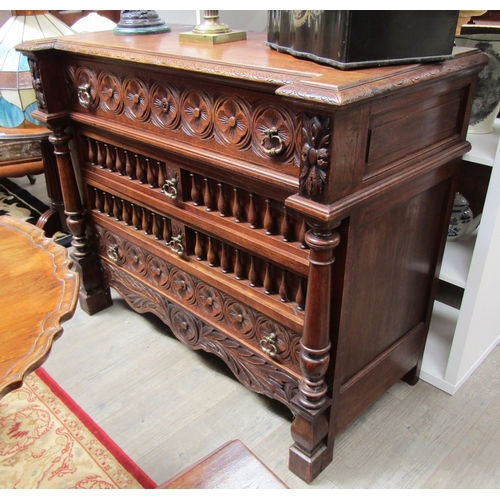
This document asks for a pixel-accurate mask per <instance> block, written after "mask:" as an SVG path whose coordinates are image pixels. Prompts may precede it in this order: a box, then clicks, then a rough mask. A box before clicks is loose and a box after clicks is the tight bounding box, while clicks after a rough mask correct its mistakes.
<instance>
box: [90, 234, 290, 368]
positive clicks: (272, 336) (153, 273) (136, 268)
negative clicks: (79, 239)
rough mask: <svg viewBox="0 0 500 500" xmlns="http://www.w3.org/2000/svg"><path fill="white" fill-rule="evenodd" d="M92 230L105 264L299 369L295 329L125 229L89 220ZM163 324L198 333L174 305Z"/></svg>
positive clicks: (186, 333) (188, 333)
mask: <svg viewBox="0 0 500 500" xmlns="http://www.w3.org/2000/svg"><path fill="white" fill-rule="evenodd" d="M173 226H174V227H175V224H173ZM95 232H96V242H97V248H98V252H99V254H100V255H102V256H103V258H104V259H105V260H106V261H107V262H108V263H109V264H111V263H112V265H114V266H118V267H119V268H120V269H122V270H124V271H126V273H127V275H129V278H128V279H132V280H133V279H134V277H137V278H139V279H140V281H141V282H145V283H147V284H148V285H149V286H151V287H152V288H154V289H156V290H158V291H160V293H161V294H163V295H165V297H166V298H168V300H169V301H171V302H172V303H174V304H178V305H179V306H182V307H183V308H184V309H186V308H187V309H189V311H191V312H193V314H194V315H195V316H196V317H198V318H199V319H200V320H201V321H202V322H204V323H206V324H210V325H212V326H214V327H216V328H218V329H219V330H221V331H224V332H225V333H227V334H228V335H230V336H232V337H233V338H235V339H239V341H241V342H242V343H243V344H247V345H250V346H252V348H253V349H254V350H255V351H256V352H258V353H260V354H261V355H262V356H263V357H264V358H265V359H268V360H270V361H273V362H276V363H279V364H280V365H283V366H286V367H287V368H288V369H291V370H293V371H294V372H296V373H297V374H299V373H300V369H299V364H298V363H299V359H298V356H299V345H300V333H297V332H294V331H293V330H291V329H290V328H287V327H286V326H284V325H282V324H280V323H279V322H278V321H276V320H274V319H271V318H270V317H268V316H266V315H265V314H263V313H262V312H260V311H259V310H257V309H256V308H254V307H251V306H249V305H248V304H247V303H245V302H244V301H242V300H238V299H236V298H235V297H232V296H230V295H229V294H227V293H225V292H224V291H221V290H220V289H218V288H217V287H215V286H212V285H211V284H210V283H208V282H207V281H205V280H203V279H200V278H198V277H196V276H195V275H194V273H191V272H190V270H189V267H188V268H187V269H184V268H183V267H180V266H177V265H176V264H175V261H172V262H171V261H170V260H167V259H168V254H167V256H166V258H165V256H164V255H162V252H161V251H158V252H152V251H149V250H147V249H145V248H143V247H142V246H141V245H139V244H137V243H135V242H134V241H132V240H131V239H128V238H127V235H126V234H125V235H121V234H118V232H115V231H113V230H110V229H106V228H104V227H101V226H100V225H96V226H95ZM158 250H160V249H158ZM172 250H174V251H175V249H174V248H172ZM168 325H169V326H170V328H171V329H172V330H173V331H174V333H175V334H176V335H177V336H179V337H181V338H183V339H184V340H185V341H189V339H190V338H196V337H198V336H199V332H198V327H197V326H196V322H195V321H194V320H193V318H192V316H191V314H190V313H188V312H183V311H182V310H178V311H177V312H176V313H175V314H172V316H171V317H170V318H169V322H168Z"/></svg>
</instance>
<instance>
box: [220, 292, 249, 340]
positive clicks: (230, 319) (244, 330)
mask: <svg viewBox="0 0 500 500" xmlns="http://www.w3.org/2000/svg"><path fill="white" fill-rule="evenodd" d="M225 317H226V319H227V324H228V325H229V326H230V327H231V328H232V329H233V330H234V331H236V332H238V333H241V334H243V335H245V337H252V336H253V324H254V317H253V314H252V312H251V311H250V310H249V309H247V308H246V307H245V306H244V305H242V304H240V303H239V302H236V301H232V300H231V301H228V303H227V304H226V309H225Z"/></svg>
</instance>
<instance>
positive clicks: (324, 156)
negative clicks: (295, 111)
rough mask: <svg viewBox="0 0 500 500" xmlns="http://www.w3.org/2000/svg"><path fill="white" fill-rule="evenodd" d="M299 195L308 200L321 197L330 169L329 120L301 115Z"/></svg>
mask: <svg viewBox="0 0 500 500" xmlns="http://www.w3.org/2000/svg"><path fill="white" fill-rule="evenodd" d="M299 145H300V146H299V147H300V193H301V194H302V195H303V196H309V197H310V198H318V197H320V196H321V195H322V193H323V190H324V188H325V186H326V184H327V181H328V170H329V168H330V152H329V149H328V148H329V145H330V118H321V117H319V116H312V117H309V116H307V115H306V114H304V115H303V121H302V127H301V129H300V137H299Z"/></svg>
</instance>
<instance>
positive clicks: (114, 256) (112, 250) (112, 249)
mask: <svg viewBox="0 0 500 500" xmlns="http://www.w3.org/2000/svg"><path fill="white" fill-rule="evenodd" d="M107 253H108V257H109V258H110V259H111V260H112V261H113V262H118V261H119V260H120V254H119V252H118V245H109V248H108V252H107Z"/></svg>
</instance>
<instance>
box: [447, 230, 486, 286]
mask: <svg viewBox="0 0 500 500" xmlns="http://www.w3.org/2000/svg"><path fill="white" fill-rule="evenodd" d="M477 231H478V230H477V229H476V230H475V231H474V232H472V233H471V234H468V235H466V236H464V237H463V238H460V239H459V240H456V241H448V242H446V247H445V249H444V255H443V262H442V264H441V272H440V274H439V279H440V280H442V281H446V282H447V283H451V284H452V285H455V286H459V287H460V288H465V284H466V283H467V276H468V275H469V268H470V264H471V261H472V253H473V251H474V245H475V243H476V238H477Z"/></svg>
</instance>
